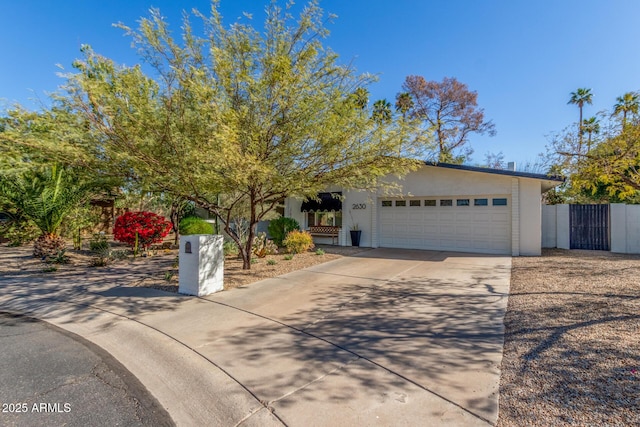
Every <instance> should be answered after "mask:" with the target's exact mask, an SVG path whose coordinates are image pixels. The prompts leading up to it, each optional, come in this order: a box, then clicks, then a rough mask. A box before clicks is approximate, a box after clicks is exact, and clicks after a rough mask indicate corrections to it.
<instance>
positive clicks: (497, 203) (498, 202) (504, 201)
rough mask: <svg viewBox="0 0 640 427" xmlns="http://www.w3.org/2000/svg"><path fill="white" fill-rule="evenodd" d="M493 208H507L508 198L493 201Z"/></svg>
mask: <svg viewBox="0 0 640 427" xmlns="http://www.w3.org/2000/svg"><path fill="white" fill-rule="evenodd" d="M493 206H507V199H506V198H500V199H493Z"/></svg>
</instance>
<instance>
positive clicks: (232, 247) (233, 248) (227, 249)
mask: <svg viewBox="0 0 640 427" xmlns="http://www.w3.org/2000/svg"><path fill="white" fill-rule="evenodd" d="M222 251H223V252H224V256H230V255H238V253H239V252H240V251H239V250H238V245H237V244H236V242H234V241H231V240H227V241H225V242H224V243H223V244H222Z"/></svg>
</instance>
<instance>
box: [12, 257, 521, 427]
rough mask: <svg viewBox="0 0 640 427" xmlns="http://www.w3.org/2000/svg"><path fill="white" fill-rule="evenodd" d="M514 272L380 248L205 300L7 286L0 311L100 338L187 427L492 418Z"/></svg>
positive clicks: (101, 285)
mask: <svg viewBox="0 0 640 427" xmlns="http://www.w3.org/2000/svg"><path fill="white" fill-rule="evenodd" d="M510 267H511V259H510V258H509V257H496V256H483V255H469V254H459V253H444V252H431V251H409V250H395V249H394V250H390V249H375V250H370V251H366V252H363V253H361V254H359V255H358V256H354V257H346V258H342V259H339V260H336V261H332V262H329V263H325V264H321V265H318V266H315V267H312V268H309V269H306V270H302V271H298V272H294V273H291V274H288V275H285V276H281V277H278V278H274V279H268V280H264V281H262V282H259V283H254V284H252V285H250V286H247V287H243V288H237V289H234V290H231V291H227V292H223V293H220V294H216V295H212V296H209V297H206V298H193V297H184V296H175V295H169V294H166V293H163V292H160V291H155V290H151V289H144V288H128V287H118V286H117V282H118V274H117V272H116V273H114V274H112V279H111V281H109V280H108V279H105V278H102V279H100V280H92V279H90V278H85V280H86V281H88V282H90V283H91V284H90V285H83V287H82V289H83V291H84V293H82V295H80V296H79V295H78V290H77V289H76V290H75V291H73V290H71V291H67V292H62V293H61V292H60V290H59V288H60V286H61V285H62V284H61V283H58V284H57V285H56V284H47V285H45V284H40V285H39V286H40V287H41V288H42V287H46V290H49V291H46V290H45V291H46V292H44V293H42V292H40V293H38V294H36V295H33V293H32V292H25V290H24V289H22V290H21V289H20V287H19V286H18V287H16V283H9V282H7V283H6V285H10V286H4V291H0V307H2V306H4V307H7V308H11V309H14V310H21V311H29V312H31V313H35V314H40V316H41V317H45V318H47V319H48V320H49V321H52V322H53V323H56V324H58V325H59V326H62V327H66V328H68V329H70V330H72V331H73V332H75V333H79V334H80V335H83V336H85V337H87V338H88V339H90V340H92V341H94V342H96V343H97V344H98V345H101V346H102V347H103V348H105V349H106V350H107V351H109V352H110V353H111V354H113V355H114V356H115V357H116V358H117V359H118V360H120V362H121V363H123V365H124V366H125V367H126V368H127V369H129V370H130V371H131V372H132V373H133V374H134V375H136V376H137V377H138V378H139V379H140V381H141V382H142V383H143V384H145V385H146V386H147V387H148V388H149V390H150V391H151V392H152V394H154V396H155V397H156V398H157V399H158V400H159V401H160V403H161V404H163V405H164V406H165V407H166V408H167V409H168V411H169V413H170V414H171V415H172V417H173V419H174V420H175V421H176V423H177V424H178V425H181V424H182V425H187V424H193V425H199V424H200V425H201V424H203V423H205V424H209V425H243V426H244V425H256V426H257V425H260V426H264V425H289V426H325V425H367V426H369V425H394V426H397V425H456V426H458V425H463V426H472V425H480V426H486V425H491V424H494V423H495V422H496V420H497V414H498V385H499V366H500V361H501V357H502V344H503V317H504V313H505V311H506V305H507V295H508V291H509V279H510ZM128 274H130V275H131V274H134V272H128ZM78 279H81V278H78ZM1 284H2V282H0V285H1ZM42 295H45V296H46V299H45V300H43V299H42ZM45 302H46V304H45ZM70 303H73V307H76V308H71V307H72V305H70ZM78 307H81V308H78ZM132 352H133V353H132ZM176 365H178V366H176Z"/></svg>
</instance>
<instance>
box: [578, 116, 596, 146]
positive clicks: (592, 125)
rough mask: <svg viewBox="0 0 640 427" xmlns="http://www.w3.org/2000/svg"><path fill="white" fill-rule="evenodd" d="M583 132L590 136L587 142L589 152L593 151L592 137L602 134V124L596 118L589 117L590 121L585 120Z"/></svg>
mask: <svg viewBox="0 0 640 427" xmlns="http://www.w3.org/2000/svg"><path fill="white" fill-rule="evenodd" d="M582 130H583V131H584V132H586V133H588V134H589V139H588V142H587V151H589V150H591V139H592V135H594V134H596V135H597V134H599V133H600V122H599V121H598V119H597V118H595V117H589V118H588V119H584V120H583V121H582Z"/></svg>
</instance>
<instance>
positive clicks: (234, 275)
mask: <svg viewBox="0 0 640 427" xmlns="http://www.w3.org/2000/svg"><path fill="white" fill-rule="evenodd" d="M115 249H117V250H120V251H122V250H123V249H124V247H123V246H116V247H115ZM316 249H322V250H323V251H324V252H325V253H324V254H323V255H318V254H316V252H315V249H314V250H312V251H309V252H306V253H302V254H297V255H294V256H293V257H292V258H291V259H290V260H288V259H286V258H287V254H285V253H280V254H277V255H268V256H266V257H265V258H259V259H256V262H255V264H252V265H251V270H243V269H242V260H241V259H239V258H238V257H236V256H228V257H226V258H225V261H224V284H225V289H230V288H235V287H238V286H245V285H249V284H251V283H253V282H257V281H259V280H263V279H267V278H270V277H276V276H280V275H282V274H286V273H290V272H292V271H296V270H300V269H302V268H307V267H311V266H313V265H316V264H321V263H324V262H328V261H332V260H334V259H338V258H341V257H343V256H349V255H353V254H356V253H359V252H362V251H366V250H369V248H358V247H341V246H331V245H317V247H316ZM31 253H32V248H31V246H22V247H17V248H12V247H8V246H7V245H0V275H15V274H40V275H58V274H64V273H68V272H74V271H79V270H91V271H94V272H96V271H99V270H100V269H103V268H108V267H93V266H91V262H92V260H94V259H95V258H96V256H95V255H94V254H93V253H91V252H90V251H88V250H82V251H75V250H71V249H68V250H67V252H66V255H67V256H68V257H69V263H67V264H46V263H43V262H42V261H40V260H39V259H36V258H34V257H33V256H32V255H31ZM177 255H178V251H177V250H176V249H172V250H163V249H161V250H157V251H155V252H153V254H152V259H153V261H154V268H152V269H149V270H150V271H149V272H148V274H147V275H146V276H144V278H143V279H141V280H140V279H137V280H136V281H135V282H132V283H129V284H128V286H144V287H150V288H155V289H161V290H165V291H169V292H178V280H179V278H178V265H177V263H176V257H177ZM269 260H272V261H271V265H269ZM114 263H115V264H116V265H118V266H123V265H129V266H131V267H132V268H134V267H135V268H137V269H139V267H144V265H145V264H147V263H148V258H145V257H138V258H135V259H134V258H133V257H132V256H131V255H129V257H128V258H126V259H122V260H117V261H114ZM53 269H55V271H48V270H53Z"/></svg>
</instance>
